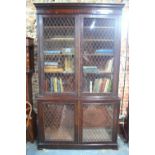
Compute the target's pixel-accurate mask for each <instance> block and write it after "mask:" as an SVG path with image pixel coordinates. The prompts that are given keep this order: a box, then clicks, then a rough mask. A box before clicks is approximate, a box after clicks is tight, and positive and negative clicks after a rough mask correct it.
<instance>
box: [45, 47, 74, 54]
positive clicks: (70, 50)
mask: <svg viewBox="0 0 155 155" xmlns="http://www.w3.org/2000/svg"><path fill="white" fill-rule="evenodd" d="M61 53H64V54H71V53H74V49H73V48H63V49H62V50H47V51H44V54H61Z"/></svg>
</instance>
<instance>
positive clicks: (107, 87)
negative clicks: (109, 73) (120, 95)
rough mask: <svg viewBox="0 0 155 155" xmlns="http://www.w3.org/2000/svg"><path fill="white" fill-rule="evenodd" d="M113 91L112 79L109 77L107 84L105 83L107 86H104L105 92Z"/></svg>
mask: <svg viewBox="0 0 155 155" xmlns="http://www.w3.org/2000/svg"><path fill="white" fill-rule="evenodd" d="M110 91H111V80H110V79H107V81H106V84H105V88H104V92H105V93H107V92H110Z"/></svg>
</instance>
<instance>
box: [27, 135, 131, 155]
mask: <svg viewBox="0 0 155 155" xmlns="http://www.w3.org/2000/svg"><path fill="white" fill-rule="evenodd" d="M128 154H129V146H128V144H126V143H124V141H123V140H122V138H120V137H118V150H111V149H105V150H104V149H100V150H95V149H94V150H48V149H43V150H37V145H36V143H30V142H28V143H27V144H26V155H128Z"/></svg>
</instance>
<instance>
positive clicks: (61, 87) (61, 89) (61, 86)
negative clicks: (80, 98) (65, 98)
mask: <svg viewBox="0 0 155 155" xmlns="http://www.w3.org/2000/svg"><path fill="white" fill-rule="evenodd" d="M60 91H61V93H62V92H63V91H64V89H63V85H62V79H61V78H60Z"/></svg>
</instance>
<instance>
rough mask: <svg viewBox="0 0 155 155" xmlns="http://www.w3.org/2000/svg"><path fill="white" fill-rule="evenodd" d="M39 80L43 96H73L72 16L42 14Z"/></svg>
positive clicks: (73, 28)
mask: <svg viewBox="0 0 155 155" xmlns="http://www.w3.org/2000/svg"><path fill="white" fill-rule="evenodd" d="M40 21H41V24H42V30H41V33H42V34H41V36H42V42H41V43H40V44H42V46H41V47H40V48H41V51H40V54H41V57H40V58H41V66H42V67H41V70H42V71H41V72H42V73H41V76H42V77H41V78H42V82H41V84H42V86H41V89H43V90H44V91H43V92H44V93H45V94H50V95H62V94H76V92H77V83H76V81H77V80H76V68H75V63H76V61H75V60H76V59H75V57H76V49H75V48H76V46H75V42H76V39H75V36H76V35H75V25H76V23H75V16H64V15H63V16H60V15H53V16H50V15H43V16H42V19H41V20H40Z"/></svg>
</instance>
